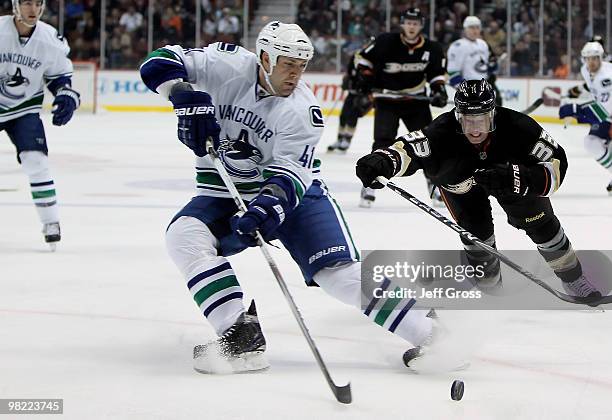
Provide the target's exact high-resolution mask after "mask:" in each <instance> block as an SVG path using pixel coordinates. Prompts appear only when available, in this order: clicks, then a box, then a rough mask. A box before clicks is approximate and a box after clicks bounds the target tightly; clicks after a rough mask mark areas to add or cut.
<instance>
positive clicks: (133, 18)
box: [119, 6, 143, 32]
mask: <svg viewBox="0 0 612 420" xmlns="http://www.w3.org/2000/svg"><path fill="white" fill-rule="evenodd" d="M142 20H143V18H142V15H141V14H140V13H138V12H137V11H136V8H135V7H134V6H130V7H129V8H128V10H127V12H125V13H124V14H122V15H121V18H120V19H119V25H121V26H123V27H124V28H125V30H126V31H128V32H134V31H135V30H137V29H139V28H140V27H141V26H142Z"/></svg>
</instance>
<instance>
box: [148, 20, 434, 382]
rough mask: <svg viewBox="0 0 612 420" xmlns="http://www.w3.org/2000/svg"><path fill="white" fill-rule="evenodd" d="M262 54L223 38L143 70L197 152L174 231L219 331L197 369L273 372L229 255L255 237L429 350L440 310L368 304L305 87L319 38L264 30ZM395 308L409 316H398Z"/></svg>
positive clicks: (158, 58) (202, 348)
mask: <svg viewBox="0 0 612 420" xmlns="http://www.w3.org/2000/svg"><path fill="white" fill-rule="evenodd" d="M256 52H257V54H253V53H251V52H249V51H247V50H246V49H243V48H242V47H239V46H236V45H233V44H226V43H222V42H217V43H213V44H210V45H208V46H207V47H205V48H195V49H183V48H181V47H180V46H166V47H163V48H160V49H158V50H156V51H154V52H152V53H151V54H150V55H149V56H148V57H147V59H146V60H145V61H144V63H143V64H142V66H141V67H140V73H141V77H142V79H143V81H144V82H145V84H146V85H147V86H148V87H149V89H151V90H153V91H155V92H157V93H159V94H160V95H163V96H164V97H166V98H169V100H170V101H171V102H172V104H173V106H174V109H175V113H176V115H177V116H178V137H179V140H180V141H181V142H183V143H184V144H185V145H186V146H187V147H189V148H190V149H192V150H193V151H194V153H195V154H196V155H197V158H196V180H197V193H196V194H197V195H196V196H195V197H194V198H193V199H192V200H191V201H190V202H189V203H188V204H187V205H186V206H185V207H184V208H183V209H182V210H181V211H179V212H178V213H177V214H176V215H175V217H174V218H173V219H172V221H171V223H170V226H169V227H168V229H167V232H166V244H167V248H168V252H169V254H170V256H171V258H172V259H173V261H174V263H175V264H176V265H177V267H178V268H179V270H180V271H181V273H182V274H183V276H184V279H185V281H186V283H187V286H188V288H189V290H190V292H191V294H192V295H193V299H194V300H195V302H196V304H197V305H198V306H199V308H200V310H201V312H202V313H203V314H204V316H205V317H206V318H207V320H208V321H209V322H210V324H211V325H212V327H213V328H214V329H215V331H216V332H217V334H218V335H219V338H218V339H217V340H216V341H214V342H211V343H208V344H204V345H198V346H196V347H195V348H194V367H195V369H196V370H197V371H200V372H215V371H217V369H215V366H214V363H213V361H216V362H217V363H218V361H219V360H223V361H224V362H226V363H228V364H229V369H230V370H231V371H247V370H260V369H264V368H266V367H268V362H267V361H266V360H265V357H264V355H263V352H264V350H265V346H266V341H265V339H264V336H263V333H262V330H261V328H260V325H259V322H258V319H257V314H256V311H255V305H254V302H251V305H250V307H249V309H248V310H246V309H245V305H244V303H243V292H242V288H241V286H240V283H239V282H238V280H237V278H236V274H235V272H234V269H233V268H232V265H231V264H230V262H229V261H228V259H227V257H228V256H230V255H233V254H236V253H238V252H241V251H242V250H244V249H246V248H247V247H248V246H255V245H256V242H255V239H254V237H253V236H252V233H254V232H255V230H258V231H259V232H260V233H261V234H262V235H263V237H264V239H265V240H274V239H279V240H280V242H281V243H282V244H283V245H284V247H285V248H286V249H287V250H288V251H289V253H290V254H291V256H292V257H293V259H294V260H295V261H296V263H297V264H298V265H299V267H300V269H301V271H302V273H303V275H304V279H305V281H306V283H307V284H308V285H310V286H315V285H318V286H320V287H321V288H322V289H323V290H324V291H325V292H327V293H329V294H330V295H331V296H333V297H335V298H337V299H338V300H340V301H342V302H344V303H346V304H349V305H351V306H354V307H356V308H360V310H361V311H362V313H364V314H366V316H368V317H369V318H371V319H372V320H373V321H374V322H376V323H377V324H379V325H381V326H383V327H384V328H385V329H387V330H389V331H391V332H393V333H395V334H397V335H399V336H401V337H403V338H404V339H406V340H408V341H409V342H410V343H412V344H413V345H415V346H419V345H421V344H423V343H424V342H425V341H426V340H427V339H428V337H430V335H431V333H432V325H433V324H432V323H433V320H432V319H431V317H428V316H427V314H428V311H426V310H423V309H418V310H417V309H416V308H413V306H414V304H415V301H414V299H411V300H409V301H399V300H398V301H397V302H396V301H391V302H389V299H380V301H378V300H376V301H374V303H373V304H371V305H369V303H371V302H368V301H365V302H361V299H360V296H361V291H360V286H361V282H360V277H361V273H360V266H361V263H360V262H359V254H358V250H357V248H356V247H355V245H354V243H353V240H352V238H351V234H350V231H349V228H348V226H347V225H346V223H345V221H344V218H343V217H342V213H341V211H340V208H339V207H338V205H337V204H336V202H335V201H334V200H333V198H332V196H331V194H330V193H329V191H328V189H327V187H326V185H325V183H324V182H323V181H322V180H321V179H319V178H318V176H317V168H315V163H314V162H315V159H314V151H315V147H316V146H317V143H318V142H319V139H320V137H321V134H322V133H323V116H322V113H321V109H320V108H319V105H318V103H317V100H316V98H315V97H314V95H313V93H312V91H311V90H310V89H309V88H308V86H307V85H306V84H305V83H304V82H303V81H302V80H301V76H302V74H303V72H304V70H305V69H306V65H307V64H308V62H309V60H310V59H311V58H312V55H313V47H312V44H311V42H310V40H309V39H308V37H307V36H306V34H304V32H303V31H302V29H301V28H300V27H299V26H298V25H295V24H284V23H281V22H277V21H275V22H271V23H269V24H267V25H266V26H265V27H264V28H263V29H262V30H261V32H260V34H259V36H258V38H257V41H256ZM191 86H192V87H193V88H195V90H191ZM207 137H211V138H212V139H213V141H214V142H215V148H216V150H217V151H218V152H219V154H220V156H221V159H222V161H223V163H224V166H225V167H226V169H227V171H228V173H229V174H230V175H231V177H232V179H233V181H234V183H235V185H236V187H237V188H238V190H239V192H241V194H242V197H243V199H245V200H246V201H247V206H248V211H247V212H246V213H245V214H244V215H242V216H241V217H237V216H236V213H237V210H238V209H237V207H236V204H235V203H234V201H233V200H232V199H231V198H230V195H229V193H228V190H227V188H226V187H225V186H224V184H223V182H222V180H221V178H220V177H219V175H218V174H217V173H216V171H215V169H214V167H213V164H212V159H211V158H210V157H209V156H207V154H206V150H205V143H204V141H205V139H206V138H207ZM245 281H262V280H261V279H258V278H251V279H246V280H245ZM391 303H394V304H395V305H394V306H395V307H396V308H397V310H393V311H388V310H387V309H388V308H389V305H390V304H391ZM362 304H363V306H362ZM385 304H386V305H387V306H386V307H385V308H383V306H385ZM366 306H368V307H367V308H366ZM392 307H393V306H392ZM219 357H221V359H219ZM225 367H226V368H227V364H226V365H225Z"/></svg>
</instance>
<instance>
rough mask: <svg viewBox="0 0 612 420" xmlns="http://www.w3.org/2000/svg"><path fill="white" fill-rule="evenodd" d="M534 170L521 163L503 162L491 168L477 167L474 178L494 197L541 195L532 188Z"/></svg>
mask: <svg viewBox="0 0 612 420" xmlns="http://www.w3.org/2000/svg"><path fill="white" fill-rule="evenodd" d="M542 169H543V168H542ZM532 171H533V170H532V169H531V168H528V167H527V166H525V165H521V164H519V163H502V164H496V165H493V167H492V168H489V169H477V170H476V172H474V180H475V181H476V183H477V184H478V185H480V186H482V187H483V188H484V189H485V190H487V192H488V193H489V194H491V195H492V196H494V197H523V196H527V195H539V194H538V193H537V192H534V188H532V187H533V186H532V179H531V173H532ZM542 173H543V172H542Z"/></svg>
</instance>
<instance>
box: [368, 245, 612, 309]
mask: <svg viewBox="0 0 612 420" xmlns="http://www.w3.org/2000/svg"><path fill="white" fill-rule="evenodd" d="M362 252H363V254H362V255H363V258H364V259H363V264H362V268H361V290H362V298H361V304H362V308H363V309H364V310H366V308H370V310H371V309H372V308H378V307H379V306H380V307H383V306H384V305H385V303H387V302H393V303H394V305H393V306H394V307H396V308H401V307H403V305H402V304H401V301H404V300H405V301H406V302H408V301H409V300H410V299H415V300H416V302H417V303H416V305H415V307H420V308H437V309H468V310H475V309H486V310H491V309H501V310H509V309H519V310H520V309H524V310H535V309H563V310H568V309H575V310H583V309H585V308H588V307H586V306H584V305H576V304H571V303H567V302H563V301H561V300H559V299H558V298H556V297H555V296H553V295H552V294H550V293H549V292H547V291H546V290H544V289H543V288H541V287H540V286H538V285H537V284H535V283H534V282H532V281H531V280H529V279H528V278H526V277H525V276H523V275H522V274H520V273H517V272H516V271H514V270H513V269H511V268H510V267H507V266H505V265H504V264H503V263H501V265H500V272H499V273H500V275H499V276H495V275H491V271H493V273H494V272H495V270H490V267H487V265H486V264H484V265H483V264H475V265H472V264H469V263H468V262H467V259H466V255H465V251H458V250H394V251H389V250H384V251H381V250H379V251H369V250H365V251H362ZM502 252H503V253H504V254H505V255H506V256H507V257H508V258H510V259H511V260H512V261H514V262H515V263H517V264H518V265H519V266H521V267H523V268H524V269H526V270H527V271H529V272H531V273H532V274H534V275H535V276H536V277H537V278H538V279H541V280H543V281H544V282H546V283H547V284H549V285H550V286H551V287H553V288H554V289H557V290H559V291H561V292H563V293H566V294H571V293H570V292H566V291H565V289H564V288H563V285H562V282H561V280H560V279H559V278H558V277H557V276H556V275H555V273H554V272H553V271H552V269H551V268H550V267H549V266H548V264H547V263H546V261H545V260H544V259H543V258H542V256H541V255H540V254H539V253H538V252H537V251H535V250H533V251H524V250H522V251H502ZM577 256H578V260H579V261H580V264H581V266H582V269H583V273H584V275H585V276H586V277H587V278H588V279H589V281H590V282H591V283H592V284H593V285H594V286H596V287H597V289H598V290H599V291H600V292H601V293H602V295H604V296H606V295H608V294H610V291H611V290H612V262H611V260H612V251H597V250H585V251H577ZM498 277H499V279H498ZM389 306H390V304H387V307H389ZM603 306H606V305H603ZM603 306H602V307H603Z"/></svg>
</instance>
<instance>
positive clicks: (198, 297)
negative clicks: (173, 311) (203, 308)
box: [193, 275, 240, 306]
mask: <svg viewBox="0 0 612 420" xmlns="http://www.w3.org/2000/svg"><path fill="white" fill-rule="evenodd" d="M235 286H240V285H239V284H238V280H237V279H236V276H233V275H231V276H226V277H222V278H220V279H217V280H215V281H213V282H211V283H210V284H208V285H207V286H206V287H204V288H202V289H201V290H200V291H198V293H196V294H195V296H194V297H193V299H194V300H195V301H196V303H197V304H198V306H200V305H201V304H202V302H204V301H205V300H206V299H208V298H209V297H211V296H212V295H214V294H215V293H217V292H219V291H221V290H223V289H229V288H230V287H235Z"/></svg>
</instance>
